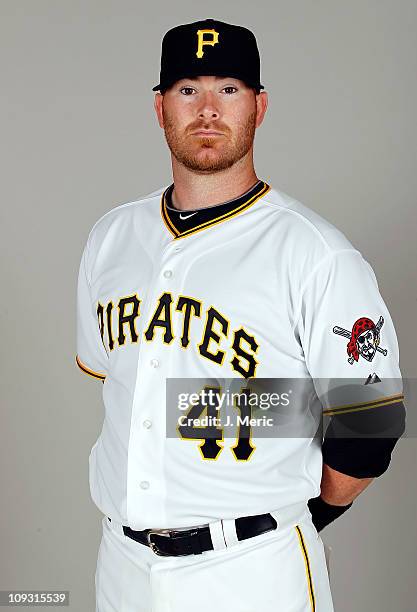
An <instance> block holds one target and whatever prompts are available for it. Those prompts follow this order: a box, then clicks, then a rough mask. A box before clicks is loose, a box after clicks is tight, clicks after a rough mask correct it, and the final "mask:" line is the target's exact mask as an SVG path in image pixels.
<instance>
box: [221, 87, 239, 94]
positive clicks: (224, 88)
mask: <svg viewBox="0 0 417 612" xmlns="http://www.w3.org/2000/svg"><path fill="white" fill-rule="evenodd" d="M226 89H234V90H235V91H237V87H234V86H233V85H228V86H227V87H223V91H224V90H226ZM230 93H233V91H229V92H228V95H229V94H230Z"/></svg>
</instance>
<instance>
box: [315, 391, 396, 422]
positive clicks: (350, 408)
mask: <svg viewBox="0 0 417 612" xmlns="http://www.w3.org/2000/svg"><path fill="white" fill-rule="evenodd" d="M403 400H404V394H403V393H397V395H389V396H386V397H380V398H379V399H377V400H373V401H372V402H361V403H359V404H345V405H344V406H335V407H333V408H329V409H327V410H323V414H324V415H326V416H331V415H332V414H346V413H347V412H359V411H361V410H370V409H371V408H380V407H381V406H389V405H390V404H392V405H393V406H394V405H395V404H400V403H402V401H403Z"/></svg>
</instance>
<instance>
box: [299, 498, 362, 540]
mask: <svg viewBox="0 0 417 612" xmlns="http://www.w3.org/2000/svg"><path fill="white" fill-rule="evenodd" d="M352 504H353V502H351V503H350V504H348V505H347V506H333V505H332V504H328V503H327V502H325V501H324V499H323V498H322V497H320V495H319V496H318V497H313V498H312V499H309V500H308V507H309V509H310V512H311V519H312V521H313V525H314V527H315V528H316V529H317V531H321V530H322V529H324V527H326V525H328V524H329V523H331V522H332V521H334V520H335V519H337V518H338V517H339V516H341V515H342V514H343V513H344V512H346V510H348V509H349V508H350V507H351V505H352Z"/></svg>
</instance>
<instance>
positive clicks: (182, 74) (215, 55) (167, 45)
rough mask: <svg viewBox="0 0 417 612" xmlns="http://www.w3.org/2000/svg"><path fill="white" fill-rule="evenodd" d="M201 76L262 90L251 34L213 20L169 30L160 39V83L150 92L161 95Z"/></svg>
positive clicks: (253, 39)
mask: <svg viewBox="0 0 417 612" xmlns="http://www.w3.org/2000/svg"><path fill="white" fill-rule="evenodd" d="M202 75H214V76H224V77H234V78H236V79H240V80H241V81H244V82H245V83H246V84H247V85H249V87H254V88H255V89H257V90H261V89H264V86H263V85H262V84H261V82H260V57H259V51H258V46H257V44H256V38H255V36H254V34H253V33H252V32H251V31H250V30H248V29H247V28H245V27H243V26H239V25H232V24H230V23H225V22H223V21H217V20H216V19H204V20H202V21H195V22H193V23H186V24H183V25H179V26H176V27H175V28H172V29H171V30H168V32H166V34H165V35H164V37H163V39H162V52H161V70H160V80H159V83H158V85H155V87H153V88H152V91H157V90H158V89H159V90H160V91H162V92H163V91H164V90H165V89H167V88H168V87H170V86H171V85H173V84H174V83H175V81H178V80H180V79H185V78H192V77H197V76H202Z"/></svg>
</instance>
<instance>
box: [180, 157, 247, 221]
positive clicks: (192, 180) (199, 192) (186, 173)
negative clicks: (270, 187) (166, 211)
mask: <svg viewBox="0 0 417 612" xmlns="http://www.w3.org/2000/svg"><path fill="white" fill-rule="evenodd" d="M238 166H239V164H238V163H237V164H235V165H234V166H232V167H231V168H227V169H226V170H223V171H221V172H216V173H211V174H196V173H195V172H191V171H190V170H188V169H186V168H184V167H183V166H182V167H178V166H177V167H176V168H175V167H174V166H173V175H174V176H173V178H174V190H173V192H172V194H171V200H172V204H173V205H174V206H175V208H177V209H179V210H191V209H196V208H200V207H206V206H214V205H216V204H222V203H223V202H228V201H229V200H233V199H235V198H238V197H239V196H240V195H242V194H243V193H245V192H246V191H248V190H249V189H250V188H251V187H252V186H253V185H254V184H255V183H256V182H257V181H258V180H259V179H258V177H257V176H256V173H255V170H254V168H253V166H250V167H248V168H247V169H244V168H242V167H238Z"/></svg>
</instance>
